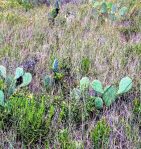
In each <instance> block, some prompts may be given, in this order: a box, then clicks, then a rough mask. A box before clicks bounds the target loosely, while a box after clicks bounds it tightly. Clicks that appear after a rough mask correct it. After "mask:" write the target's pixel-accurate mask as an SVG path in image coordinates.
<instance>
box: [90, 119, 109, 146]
mask: <svg viewBox="0 0 141 149" xmlns="http://www.w3.org/2000/svg"><path fill="white" fill-rule="evenodd" d="M110 132H111V128H110V126H109V125H108V124H107V122H106V120H105V119H104V118H103V119H101V120H100V121H98V122H97V124H96V126H95V127H94V128H93V129H92V130H91V132H90V136H91V139H92V142H93V148H95V149H100V148H108V143H109V137H110Z"/></svg>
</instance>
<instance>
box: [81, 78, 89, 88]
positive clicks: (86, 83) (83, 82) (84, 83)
mask: <svg viewBox="0 0 141 149" xmlns="http://www.w3.org/2000/svg"><path fill="white" fill-rule="evenodd" d="M89 86H90V80H89V78H88V77H83V78H82V79H81V80H80V90H81V91H85V90H87V89H89Z"/></svg>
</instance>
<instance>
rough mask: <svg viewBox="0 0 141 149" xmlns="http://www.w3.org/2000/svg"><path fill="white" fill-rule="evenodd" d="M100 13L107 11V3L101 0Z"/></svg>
mask: <svg viewBox="0 0 141 149" xmlns="http://www.w3.org/2000/svg"><path fill="white" fill-rule="evenodd" d="M101 13H103V14H105V13H107V5H106V3H105V2H103V3H102V5H101Z"/></svg>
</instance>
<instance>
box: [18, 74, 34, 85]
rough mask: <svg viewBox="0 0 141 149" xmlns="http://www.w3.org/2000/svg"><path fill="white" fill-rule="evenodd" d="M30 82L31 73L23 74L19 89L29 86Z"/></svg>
mask: <svg viewBox="0 0 141 149" xmlns="http://www.w3.org/2000/svg"><path fill="white" fill-rule="evenodd" d="M31 81H32V75H31V73H25V74H24V75H23V83H22V84H21V85H20V87H24V86H27V85H29V84H30V82H31Z"/></svg>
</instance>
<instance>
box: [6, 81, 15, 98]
mask: <svg viewBox="0 0 141 149" xmlns="http://www.w3.org/2000/svg"><path fill="white" fill-rule="evenodd" d="M15 90H16V86H15V83H14V82H13V83H12V84H11V86H10V87H9V88H8V93H7V95H8V97H10V96H11V95H13V94H14V92H15Z"/></svg>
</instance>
